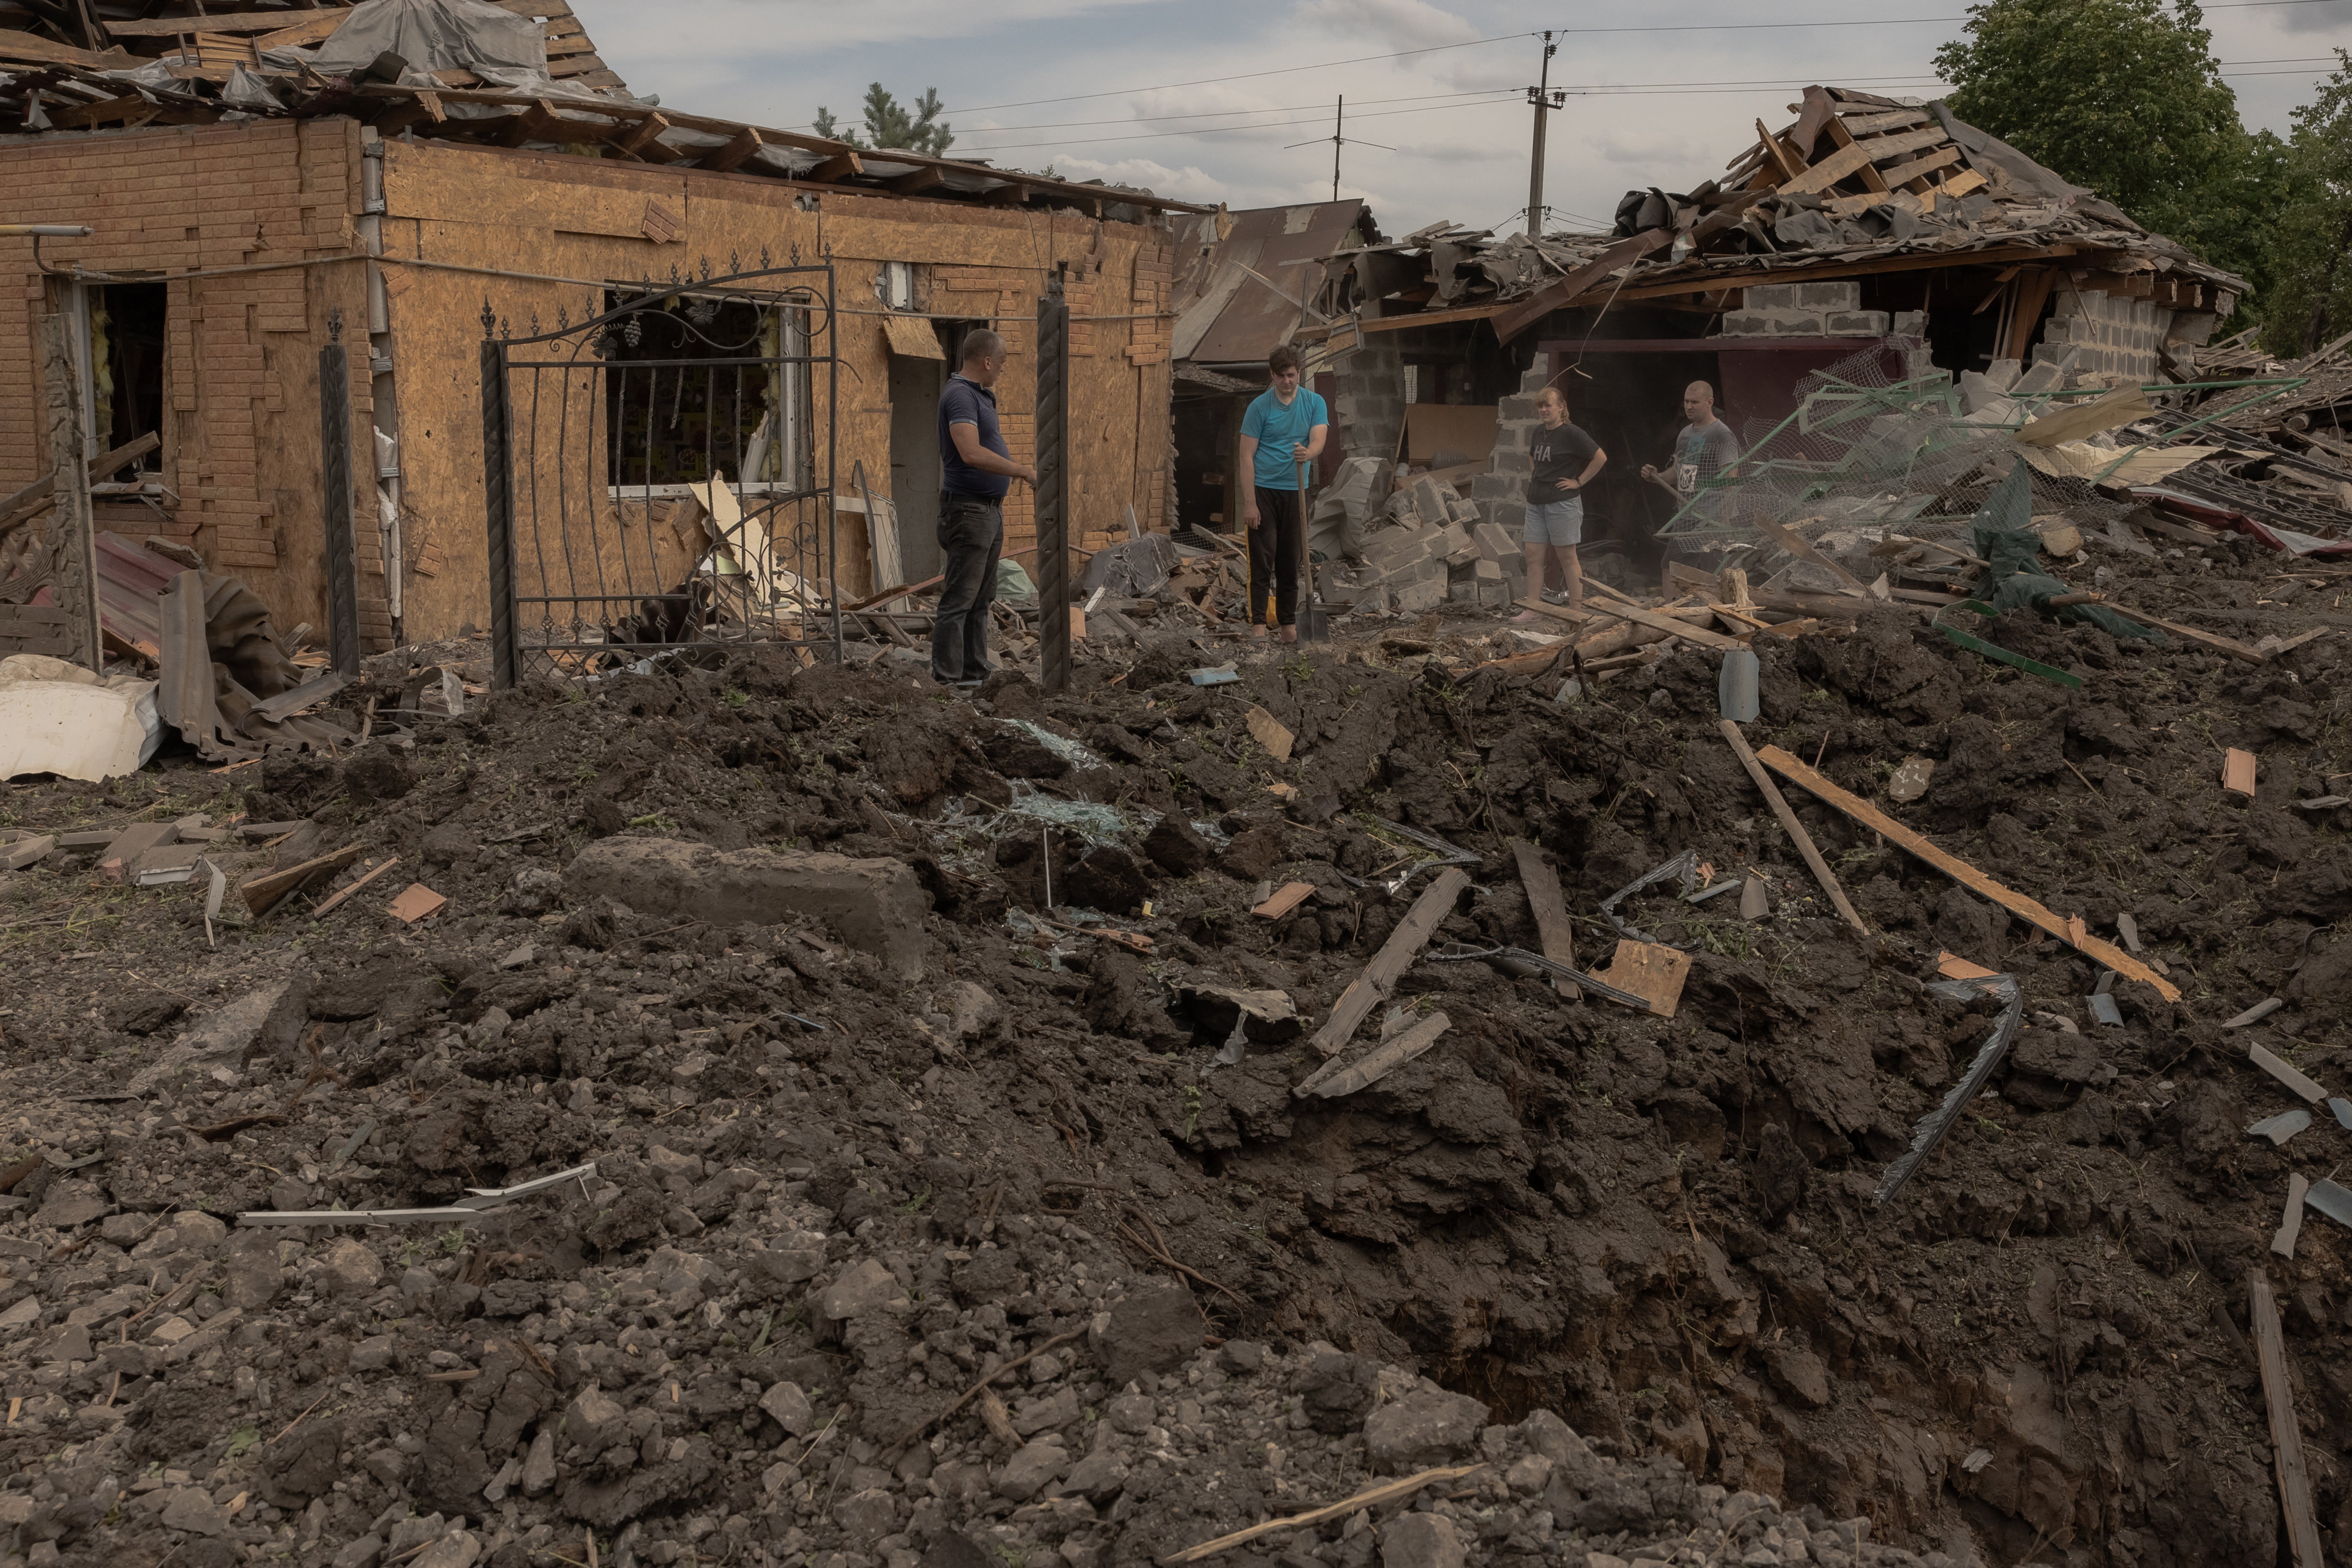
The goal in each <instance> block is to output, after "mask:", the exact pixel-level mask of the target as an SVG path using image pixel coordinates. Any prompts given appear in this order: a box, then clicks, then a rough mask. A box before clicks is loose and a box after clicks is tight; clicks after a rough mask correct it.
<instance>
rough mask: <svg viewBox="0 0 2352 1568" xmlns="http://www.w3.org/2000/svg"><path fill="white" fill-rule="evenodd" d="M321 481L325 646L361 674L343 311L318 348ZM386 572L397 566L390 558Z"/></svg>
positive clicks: (341, 671)
mask: <svg viewBox="0 0 2352 1568" xmlns="http://www.w3.org/2000/svg"><path fill="white" fill-rule="evenodd" d="M319 486H320V491H321V492H322V494H321V497H320V500H321V501H322V502H323V505H322V507H321V521H322V522H323V523H324V525H325V528H326V534H327V650H328V652H329V654H330V655H331V657H332V658H333V659H334V667H335V673H336V674H338V675H342V676H349V677H351V678H352V679H358V678H359V673H360V580H359V564H358V562H357V561H356V559H355V556H356V554H357V545H356V543H355V542H354V541H353V540H352V365H351V351H350V350H348V349H346V348H345V347H343V312H342V308H341V306H337V307H336V308H335V309H334V310H331V311H330V312H329V313H328V316H327V342H326V345H325V346H324V347H323V348H321V349H320V351H319ZM385 566H386V568H387V569H388V570H390V571H394V572H397V571H398V570H400V567H399V564H398V563H394V562H387V563H385Z"/></svg>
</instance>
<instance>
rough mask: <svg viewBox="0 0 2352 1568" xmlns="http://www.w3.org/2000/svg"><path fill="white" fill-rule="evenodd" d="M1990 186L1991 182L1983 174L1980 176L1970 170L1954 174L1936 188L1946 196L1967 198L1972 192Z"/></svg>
mask: <svg viewBox="0 0 2352 1568" xmlns="http://www.w3.org/2000/svg"><path fill="white" fill-rule="evenodd" d="M1988 184H1991V182H1990V180H1987V179H1986V178H1985V177H1984V176H1983V175H1982V174H1978V173H1977V172H1976V171H1975V170H1974V169H1969V170H1966V171H1964V172H1963V173H1960V174H1954V175H1953V176H1952V177H1951V178H1950V179H1948V180H1946V181H1945V182H1944V183H1943V184H1940V185H1938V186H1937V187H1936V188H1937V190H1938V191H1939V192H1941V193H1942V194H1943V195H1946V196H1953V197H1958V196H1965V195H1968V194H1969V192H1971V191H1979V190H1982V189H1983V188H1984V187H1985V186H1986V185H1988Z"/></svg>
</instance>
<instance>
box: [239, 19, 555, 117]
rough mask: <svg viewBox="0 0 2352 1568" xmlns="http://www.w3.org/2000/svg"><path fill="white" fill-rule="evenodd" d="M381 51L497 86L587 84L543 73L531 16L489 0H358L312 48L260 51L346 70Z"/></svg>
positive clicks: (541, 47)
mask: <svg viewBox="0 0 2352 1568" xmlns="http://www.w3.org/2000/svg"><path fill="white" fill-rule="evenodd" d="M384 54H394V55H398V56H399V57H400V58H402V59H404V60H405V61H407V62H408V68H409V69H410V70H412V71H425V72H429V71H444V70H468V71H471V72H473V73H474V74H475V75H476V76H478V77H480V78H481V79H483V80H484V81H488V82H495V83H497V84H499V86H501V87H510V88H517V89H525V90H529V91H533V92H556V93H562V94H563V95H565V96H567V97H569V96H572V95H574V94H578V93H584V92H586V91H587V90H588V89H585V88H576V87H572V86H569V85H567V84H562V83H559V82H557V81H555V80H554V79H553V78H551V77H550V76H549V75H548V74H547V36H546V34H545V32H544V31H543V30H542V29H541V26H540V25H539V24H538V23H537V22H535V21H533V20H532V19H531V18H530V17H529V16H516V15H515V14H514V13H513V12H511V11H507V10H502V9H500V8H499V6H496V5H491V4H489V0H361V3H360V4H359V5H354V6H352V14H351V18H350V20H348V21H346V22H345V23H343V25H342V26H340V27H337V28H336V29H335V30H334V32H333V33H332V34H331V35H329V37H328V38H327V40H326V41H325V42H324V43H322V44H320V45H319V46H318V47H316V48H310V49H299V48H284V49H270V50H268V51H266V52H265V53H264V54H263V56H262V59H263V60H264V61H265V62H266V63H267V64H269V65H273V66H279V67H283V68H287V69H289V70H291V69H294V68H299V67H301V66H306V65H307V66H309V67H310V68H311V69H313V70H315V71H317V72H319V73H320V75H322V76H352V75H356V74H357V73H359V72H361V71H363V70H365V69H367V68H368V67H370V66H372V65H373V64H374V63H375V62H376V59H377V57H379V56H381V55H384Z"/></svg>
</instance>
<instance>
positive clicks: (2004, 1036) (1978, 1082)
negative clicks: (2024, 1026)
mask: <svg viewBox="0 0 2352 1568" xmlns="http://www.w3.org/2000/svg"><path fill="white" fill-rule="evenodd" d="M1927 989H1928V990H1929V991H1931V992H1933V993H1934V994H1937V995H1938V996H1948V997H1950V998H1952V999H1953V1000H1954V1001H1956V1002H1965V1001H1967V1000H1968V999H1969V998H1970V997H1972V996H1975V995H1977V994H1979V993H1982V992H1988V991H1989V992H1990V993H1991V994H1994V995H1995V996H1998V997H2000V999H2001V1001H2002V1002H2004V1003H2006V1004H2007V1005H2006V1006H2005V1007H2004V1008H2002V1010H2001V1015H2000V1019H1999V1020H1998V1021H1997V1022H1996V1023H1994V1025H1993V1026H1992V1033H1991V1034H1990V1035H1989V1036H1987V1037H1985V1043H1984V1044H1983V1045H1982V1046H1981V1047H1979V1048H1978V1050H1977V1059H1976V1060H1974V1061H1972V1062H1970V1063H1969V1070H1968V1071H1967V1072H1966V1073H1964V1074H1962V1075H1961V1078H1960V1081H1959V1082H1958V1083H1956V1084H1954V1085H1953V1086H1952V1091H1951V1092H1950V1093H1949V1094H1948V1095H1946V1096H1944V1103H1943V1104H1941V1105H1939V1106H1937V1108H1936V1109H1935V1110H1931V1111H1929V1112H1928V1113H1927V1115H1925V1116H1923V1117H1921V1118H1920V1119H1919V1125H1918V1128H1917V1129H1916V1131H1914V1132H1913V1133H1912V1134H1911V1147H1910V1148H1909V1149H1908V1150H1906V1152H1904V1154H1903V1156H1902V1158H1900V1159H1898V1160H1896V1161H1895V1163H1893V1164H1892V1165H1889V1166H1887V1167H1886V1173H1885V1175H1883V1176H1881V1177H1880V1178H1879V1179H1878V1190H1877V1191H1876V1192H1875V1193H1874V1194H1871V1195H1872V1197H1874V1199H1875V1200H1876V1201H1878V1202H1879V1203H1882V1204H1883V1203H1885V1202H1886V1200H1887V1199H1889V1198H1891V1197H1893V1196H1894V1195H1895V1194H1897V1193H1899V1192H1901V1191H1902V1190H1903V1184H1905V1183H1906V1182H1908V1181H1909V1180H1910V1179H1911V1178H1912V1177H1913V1176H1914V1175H1916V1174H1917V1173H1918V1170H1919V1167H1920V1166H1921V1165H1922V1164H1924V1163H1927V1156H1928V1155H1930V1154H1932V1153H1934V1152H1936V1150H1937V1147H1938V1146H1939V1145H1940V1144H1941V1143H1942V1142H1944V1135H1945V1134H1946V1133H1948V1132H1949V1131H1951V1130H1952V1123H1954V1122H1955V1121H1958V1120H1959V1119H1960V1111H1961V1110H1963V1109H1965V1108H1966V1107H1967V1105H1968V1103H1969V1101H1970V1100H1974V1099H1975V1098H1976V1097H1977V1094H1978V1092H1979V1090H1981V1089H1983V1088H1984V1086H1985V1084H1986V1082H1987V1081H1988V1080H1990V1079H1991V1077H1992V1074H1993V1069H1994V1068H1998V1067H1999V1066H2000V1064H2001V1060H2002V1058H2005V1057H2007V1056H2008V1055H2009V1047H2010V1042H2011V1041H2012V1040H2014V1039H2016V1038H2017V1026H2018V1025H2019V1024H2021V1023H2022V1022H2023V1021H2024V1019H2025V992H2024V990H2023V989H2022V988H2021V986H2019V984H2017V977H2016V976H2015V975H2013V974H1994V975H1990V976H1985V977H1980V978H1978V979H1974V980H1942V981H1937V983H1936V984H1932V985H1930V986H1928V987H1927Z"/></svg>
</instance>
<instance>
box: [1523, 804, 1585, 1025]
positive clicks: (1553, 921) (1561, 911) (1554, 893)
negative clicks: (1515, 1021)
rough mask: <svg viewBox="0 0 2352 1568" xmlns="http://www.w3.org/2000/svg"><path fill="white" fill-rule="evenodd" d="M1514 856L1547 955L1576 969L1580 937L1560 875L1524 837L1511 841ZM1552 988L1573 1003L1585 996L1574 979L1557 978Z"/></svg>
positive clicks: (1530, 912)
mask: <svg viewBox="0 0 2352 1568" xmlns="http://www.w3.org/2000/svg"><path fill="white" fill-rule="evenodd" d="M1511 854H1512V855H1513V856H1514V857H1515V858H1517V860H1518V863H1519V886H1521V887H1522V888H1525V889H1527V892H1528V913H1529V914H1531V915H1533V916H1534V917H1535V921H1536V935H1537V937H1538V939H1539V945H1540V947H1541V949H1542V952H1543V955H1544V956H1545V957H1546V958H1549V959H1550V960H1551V961H1552V962H1553V963H1565V964H1567V965H1568V966H1569V967H1570V969H1573V968H1575V967H1576V936H1575V931H1574V928H1573V927H1571V926H1570V924H1569V923H1568V900H1565V899H1563V898H1561V897H1560V893H1559V872H1558V871H1557V870H1555V869H1553V868H1552V866H1551V863H1550V862H1549V861H1548V860H1546V859H1545V858H1543V851H1542V850H1540V849H1538V848H1537V847H1535V846H1534V845H1532V844H1530V843H1528V841H1527V840H1526V839H1524V838H1514V839H1512V840H1511ZM1551 984H1552V988H1553V989H1554V990H1556V991H1558V992H1559V994H1561V995H1562V996H1565V997H1567V998H1568V999H1569V1000H1570V1001H1571V1002H1574V1001H1578V1000H1580V998H1582V996H1583V995H1584V988H1583V987H1582V986H1580V985H1579V984H1577V983H1576V982H1575V981H1573V980H1564V979H1559V978H1558V977H1555V978H1554V979H1553V981H1552V983H1551Z"/></svg>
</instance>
